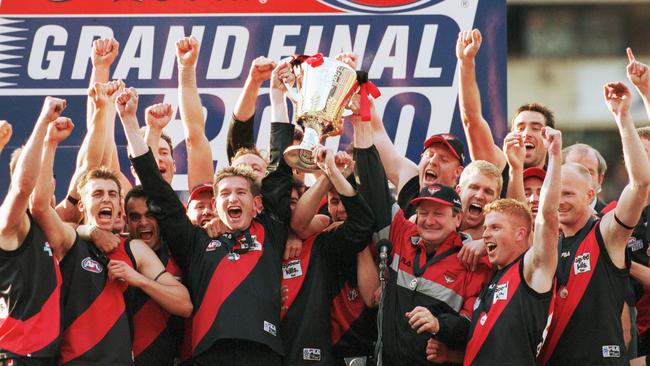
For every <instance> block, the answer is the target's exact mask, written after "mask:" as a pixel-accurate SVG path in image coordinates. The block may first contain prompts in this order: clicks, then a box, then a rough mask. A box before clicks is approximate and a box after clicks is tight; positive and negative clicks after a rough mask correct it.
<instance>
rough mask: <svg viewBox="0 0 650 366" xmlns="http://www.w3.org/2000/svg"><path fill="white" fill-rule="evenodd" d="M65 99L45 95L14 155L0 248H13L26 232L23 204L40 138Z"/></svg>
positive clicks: (1, 208) (1, 211) (0, 220)
mask: <svg viewBox="0 0 650 366" xmlns="http://www.w3.org/2000/svg"><path fill="white" fill-rule="evenodd" d="M65 106H66V102H65V100H62V99H57V98H52V97H46V98H45V102H44V103H43V109H42V110H41V113H40V115H39V116H38V119H37V120H36V123H35V125H34V129H33V130H32V134H31V135H30V136H29V139H28V140H27V143H25V146H24V147H23V150H22V153H21V154H20V157H19V158H18V162H17V164H16V168H15V170H14V172H13V174H12V177H11V184H10V185H9V192H7V195H6V196H5V199H4V201H2V205H0V239H1V240H0V249H2V250H7V251H9V250H15V249H17V248H18V247H19V246H20V244H21V243H22V241H23V240H24V239H25V236H26V235H27V233H28V232H29V218H28V217H27V214H26V212H27V207H28V205H29V195H30V194H31V193H32V191H33V190H34V187H35V186H36V181H37V178H38V173H39V170H40V169H39V167H40V165H41V152H42V150H43V140H44V138H45V134H46V132H47V127H48V124H49V123H50V122H52V121H53V120H56V119H57V118H58V117H59V115H60V114H61V112H62V111H63V110H64V109H65Z"/></svg>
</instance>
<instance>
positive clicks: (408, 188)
mask: <svg viewBox="0 0 650 366" xmlns="http://www.w3.org/2000/svg"><path fill="white" fill-rule="evenodd" d="M419 194H420V177H418V176H417V175H416V176H415V177H413V178H411V179H409V181H408V182H406V184H405V185H404V186H403V187H402V190H400V191H399V194H398V195H397V204H399V207H400V208H401V209H402V211H404V217H406V218H407V219H408V218H409V217H411V216H413V215H415V206H413V205H412V204H411V200H413V199H414V198H417V196H418V195H419Z"/></svg>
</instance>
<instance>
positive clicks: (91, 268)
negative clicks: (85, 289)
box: [81, 257, 104, 273]
mask: <svg viewBox="0 0 650 366" xmlns="http://www.w3.org/2000/svg"><path fill="white" fill-rule="evenodd" d="M81 268H83V269H85V270H86V271H88V272H93V273H102V271H103V270H104V268H103V267H102V266H101V265H100V264H99V262H97V261H96V260H94V259H92V258H90V257H86V258H84V259H83V260H82V261H81Z"/></svg>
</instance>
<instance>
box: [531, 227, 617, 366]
mask: <svg viewBox="0 0 650 366" xmlns="http://www.w3.org/2000/svg"><path fill="white" fill-rule="evenodd" d="M558 248H559V250H560V258H559V263H558V269H557V272H556V276H557V287H556V290H557V296H556V298H555V307H554V311H553V319H552V322H551V326H550V328H549V332H548V336H547V337H546V341H545V343H544V347H543V348H542V352H541V353H540V356H539V361H540V364H542V365H547V364H548V365H571V366H575V365H596V364H598V365H605V364H606V365H627V364H629V361H628V358H627V357H628V356H627V350H626V347H625V344H624V341H623V330H622V326H621V313H622V311H623V303H624V302H625V296H626V291H627V281H628V276H629V269H627V268H625V269H620V268H617V267H616V266H615V265H614V263H612V260H611V259H610V257H609V254H608V253H607V248H606V247H605V243H604V241H603V238H602V235H601V233H600V221H598V220H594V219H593V218H592V219H590V220H589V222H587V224H586V225H585V226H584V227H583V228H582V229H581V230H580V231H579V232H578V233H576V235H574V236H573V237H570V238H565V237H564V236H562V237H561V238H560V241H559V243H558Z"/></svg>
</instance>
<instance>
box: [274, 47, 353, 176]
mask: <svg viewBox="0 0 650 366" xmlns="http://www.w3.org/2000/svg"><path fill="white" fill-rule="evenodd" d="M292 72H293V73H294V75H295V76H296V84H295V88H290V87H289V86H287V89H288V93H287V95H288V97H289V99H291V101H292V102H293V103H294V105H295V111H294V114H295V120H296V121H297V123H298V124H300V125H302V126H303V129H304V131H305V133H304V137H303V139H302V143H301V144H300V145H299V146H290V147H288V148H287V149H286V150H285V151H284V160H285V161H286V162H287V164H289V166H291V167H292V168H294V169H298V170H301V171H305V172H316V171H318V170H319V168H318V166H317V165H316V163H315V162H314V158H313V156H312V153H311V152H312V149H313V147H314V146H316V145H318V144H320V143H321V142H322V141H324V140H325V138H327V137H329V136H337V135H340V134H341V132H342V129H343V118H342V117H343V110H344V109H345V107H346V106H347V105H348V103H349V101H350V98H351V97H352V95H353V94H354V92H355V91H356V89H357V73H356V71H355V70H354V69H353V68H352V67H350V66H348V65H347V64H345V63H343V62H340V61H336V60H334V59H331V58H328V57H323V58H322V62H321V59H320V58H319V59H318V62H314V63H309V62H303V63H302V64H298V65H295V66H293V67H292Z"/></svg>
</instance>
